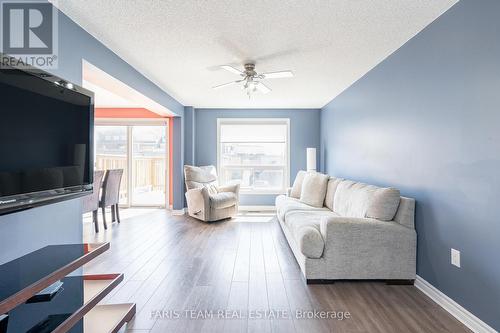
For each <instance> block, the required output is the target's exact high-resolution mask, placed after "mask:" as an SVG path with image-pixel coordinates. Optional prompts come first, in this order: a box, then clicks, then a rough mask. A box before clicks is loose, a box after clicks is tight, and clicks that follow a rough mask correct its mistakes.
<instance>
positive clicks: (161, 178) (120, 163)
mask: <svg viewBox="0 0 500 333" xmlns="http://www.w3.org/2000/svg"><path fill="white" fill-rule="evenodd" d="M165 168H166V163H165V158H162V157H142V156H141V157H134V158H133V159H132V169H133V173H132V189H134V190H136V191H137V190H139V189H141V188H142V189H145V190H146V191H148V192H153V191H164V190H165V178H166V169H165ZM96 169H97V170H109V169H123V179H122V183H121V187H120V199H123V200H126V198H127V193H128V168H127V157H126V156H125V155H114V154H97V155H96Z"/></svg>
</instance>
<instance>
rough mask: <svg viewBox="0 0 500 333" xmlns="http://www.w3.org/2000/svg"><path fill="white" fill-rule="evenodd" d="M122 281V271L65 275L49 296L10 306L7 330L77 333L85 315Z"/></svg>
mask: <svg viewBox="0 0 500 333" xmlns="http://www.w3.org/2000/svg"><path fill="white" fill-rule="evenodd" d="M121 281H123V274H106V275H87V276H70V277H66V278H64V279H62V280H61V282H62V283H63V284H62V288H61V289H60V290H59V291H58V292H57V294H56V295H55V296H54V297H53V298H52V299H51V300H48V301H45V302H37V303H23V304H21V305H19V306H17V307H16V308H14V309H12V310H11V311H10V312H9V322H8V329H7V332H6V333H18V332H37V333H43V332H59V333H61V332H71V333H77V332H78V333H80V332H82V330H83V320H82V319H83V318H84V316H86V315H87V314H88V313H89V311H93V308H94V306H96V305H97V303H99V301H101V300H102V299H103V298H104V297H105V296H106V295H107V294H109V292H110V291H111V290H113V289H114V288H115V287H116V286H117V285H118V284H119V283H120V282H121Z"/></svg>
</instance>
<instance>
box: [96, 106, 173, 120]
mask: <svg viewBox="0 0 500 333" xmlns="http://www.w3.org/2000/svg"><path fill="white" fill-rule="evenodd" d="M95 117H96V118H148V119H150V118H168V117H165V116H161V115H159V114H157V113H154V112H152V111H149V110H148V109H144V108H95Z"/></svg>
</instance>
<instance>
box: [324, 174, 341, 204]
mask: <svg viewBox="0 0 500 333" xmlns="http://www.w3.org/2000/svg"><path fill="white" fill-rule="evenodd" d="M341 181H342V178H336V177H330V179H329V180H328V185H327V186H326V195H325V204H324V205H325V207H328V208H329V209H331V210H333V199H334V198H335V192H336V191H337V186H338V185H339V184H340V182H341Z"/></svg>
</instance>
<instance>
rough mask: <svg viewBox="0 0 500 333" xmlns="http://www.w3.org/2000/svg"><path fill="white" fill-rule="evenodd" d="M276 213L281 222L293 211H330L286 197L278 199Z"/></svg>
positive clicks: (281, 196)
mask: <svg viewBox="0 0 500 333" xmlns="http://www.w3.org/2000/svg"><path fill="white" fill-rule="evenodd" d="M275 202H276V213H277V214H278V218H279V220H280V221H284V220H285V215H286V214H287V213H289V212H291V211H329V210H328V208H326V207H321V208H319V207H313V206H309V205H308V204H305V203H303V202H300V201H299V200H298V199H295V198H290V197H287V196H285V195H278V196H277V197H276V201H275Z"/></svg>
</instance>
